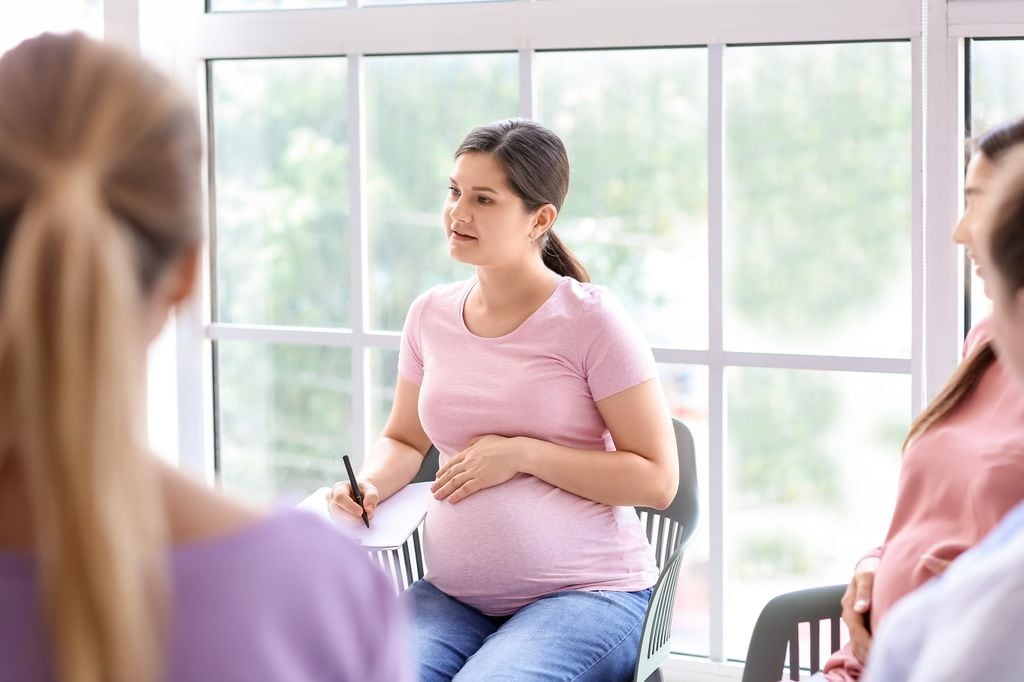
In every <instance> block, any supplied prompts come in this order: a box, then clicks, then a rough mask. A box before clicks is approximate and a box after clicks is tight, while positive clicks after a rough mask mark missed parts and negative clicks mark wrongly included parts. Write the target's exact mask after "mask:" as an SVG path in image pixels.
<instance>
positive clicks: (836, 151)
mask: <svg viewBox="0 0 1024 682" xmlns="http://www.w3.org/2000/svg"><path fill="white" fill-rule="evenodd" d="M910 74H911V51H910V43H864V44H842V45H786V46H772V47H738V48H729V50H728V52H727V54H726V62H725V91H726V112H727V114H726V157H725V173H726V190H725V206H726V216H725V232H724V258H725V282H724V287H725V288H724V300H725V311H724V314H725V342H726V345H727V347H728V348H729V349H730V350H749V351H767V352H783V353H820V354H835V355H843V354H852V355H874V356H884V357H909V356H910V328H911V325H910V321H911V319H912V318H911V310H910V298H911V284H912V281H911V273H910V265H911V245H910V237H911V229H912V224H911V203H912V202H911V194H912V193H911V123H912V121H911V80H910Z"/></svg>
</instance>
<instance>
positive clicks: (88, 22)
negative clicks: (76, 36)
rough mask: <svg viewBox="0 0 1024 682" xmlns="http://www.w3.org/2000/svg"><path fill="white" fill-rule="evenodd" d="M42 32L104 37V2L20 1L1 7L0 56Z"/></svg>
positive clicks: (69, 0) (71, 0)
mask: <svg viewBox="0 0 1024 682" xmlns="http://www.w3.org/2000/svg"><path fill="white" fill-rule="evenodd" d="M44 31H51V32H54V33H60V32H63V31H84V32H85V33H88V34H89V35H91V36H93V37H94V38H102V37H103V0H21V1H20V2H19V1H17V0H16V1H15V2H13V3H12V2H9V1H7V2H4V3H2V7H0V54H3V53H4V52H6V51H7V50H9V49H10V48H12V47H14V46H15V45H17V44H18V43H20V42H21V41H22V40H25V39H26V38H31V37H33V36H37V35H39V34H40V33H43V32H44Z"/></svg>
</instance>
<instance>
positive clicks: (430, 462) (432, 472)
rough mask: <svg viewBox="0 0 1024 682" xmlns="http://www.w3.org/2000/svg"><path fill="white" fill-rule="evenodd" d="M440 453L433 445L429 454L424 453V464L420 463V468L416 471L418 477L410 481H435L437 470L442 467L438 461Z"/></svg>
mask: <svg viewBox="0 0 1024 682" xmlns="http://www.w3.org/2000/svg"><path fill="white" fill-rule="evenodd" d="M439 454H440V453H439V452H438V451H437V448H435V447H434V446H433V445H431V446H430V449H429V450H427V454H425V455H423V464H421V465H420V470H419V471H417V472H416V478H414V479H412V480H411V481H409V482H410V483H426V482H427V481H433V480H434V478H435V477H436V475H437V470H438V468H440V466H441V465H440V464H439V463H438V461H437V457H438V455H439Z"/></svg>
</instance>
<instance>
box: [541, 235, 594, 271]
mask: <svg viewBox="0 0 1024 682" xmlns="http://www.w3.org/2000/svg"><path fill="white" fill-rule="evenodd" d="M541 239H544V240H545V241H544V243H543V244H542V246H541V257H542V258H543V259H544V265H546V266H547V267H548V269H549V270H552V271H554V272H555V273H557V274H559V275H561V276H562V277H572V278H573V279H574V280H576V281H577V282H589V281H590V275H589V274H588V273H587V269H586V268H585V267H583V263H581V262H580V261H579V259H577V258H576V256H575V255H573V253H572V251H570V250H569V247H567V246H566V245H565V243H563V242H562V240H561V239H559V238H558V235H556V234H554V233H553V232H551V230H548V231H547V232H545V233H544V236H543V237H542V238H541Z"/></svg>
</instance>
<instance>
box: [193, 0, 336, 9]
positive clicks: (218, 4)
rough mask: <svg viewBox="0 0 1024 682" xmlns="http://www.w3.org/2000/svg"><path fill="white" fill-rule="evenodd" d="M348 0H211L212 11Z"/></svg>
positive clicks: (320, 4) (324, 4)
mask: <svg viewBox="0 0 1024 682" xmlns="http://www.w3.org/2000/svg"><path fill="white" fill-rule="evenodd" d="M346 4H347V3H346V0H210V1H209V7H210V11H211V12H238V11H248V10H258V9H310V8H313V7H345V5H346Z"/></svg>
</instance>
